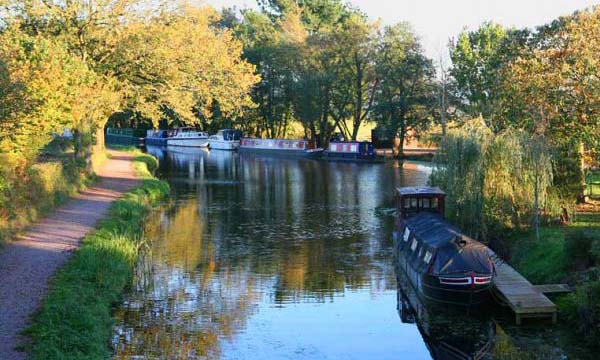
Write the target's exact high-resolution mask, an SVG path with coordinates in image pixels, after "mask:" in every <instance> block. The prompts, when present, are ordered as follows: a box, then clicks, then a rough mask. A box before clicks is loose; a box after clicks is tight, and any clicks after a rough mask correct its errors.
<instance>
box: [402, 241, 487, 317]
mask: <svg viewBox="0 0 600 360" xmlns="http://www.w3.org/2000/svg"><path fill="white" fill-rule="evenodd" d="M397 267H398V269H399V270H401V271H402V272H404V274H405V275H406V277H407V278H408V279H409V281H410V282H411V284H412V286H413V287H414V288H415V289H417V292H418V294H419V296H420V297H421V298H423V299H425V300H427V301H430V302H434V303H439V304H447V305H454V306H460V307H469V308H473V307H480V306H483V305H485V304H488V303H489V302H490V300H491V288H492V283H491V282H490V283H488V284H484V285H474V284H466V285H444V284H442V283H441V281H440V277H438V276H435V275H431V274H428V273H422V272H419V271H417V270H415V269H414V268H413V267H412V266H411V265H410V261H409V260H408V259H407V257H406V250H398V251H397ZM464 275H465V277H468V274H464Z"/></svg>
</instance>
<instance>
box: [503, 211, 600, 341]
mask: <svg viewBox="0 0 600 360" xmlns="http://www.w3.org/2000/svg"><path fill="white" fill-rule="evenodd" d="M511 241H512V242H511V243H512V244H513V254H514V255H513V259H512V264H513V265H514V267H515V269H516V270H517V271H519V272H520V273H521V274H523V275H524V276H525V277H526V278H528V279H529V280H530V281H531V282H532V283H534V284H547V283H563V282H567V283H569V284H570V285H573V286H574V291H573V292H572V293H570V294H568V295H565V296H561V297H559V298H558V299H557V301H556V303H557V305H558V308H559V312H560V315H561V317H562V318H563V319H564V320H565V323H566V325H567V326H568V327H569V329H570V330H569V333H574V334H576V336H577V339H578V340H577V341H578V342H579V343H584V344H585V345H586V346H588V347H589V348H591V349H598V348H600V268H599V267H600V213H597V212H587V213H579V214H578V215H577V216H576V220H575V221H574V222H573V223H571V224H570V225H569V226H568V227H546V228H542V229H540V240H539V241H536V239H535V234H533V232H527V233H519V234H514V235H513V236H512V237H511Z"/></svg>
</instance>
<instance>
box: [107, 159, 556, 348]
mask: <svg viewBox="0 0 600 360" xmlns="http://www.w3.org/2000/svg"><path fill="white" fill-rule="evenodd" d="M148 151H149V152H150V153H152V154H153V155H155V156H157V157H158V158H159V160H160V163H161V166H160V174H159V175H160V176H161V177H162V178H164V179H165V180H167V181H168V182H169V183H170V185H171V188H172V202H171V203H170V204H166V205H165V206H163V207H161V208H160V209H157V210H156V211H154V212H153V213H152V214H151V218H150V220H149V221H148V223H147V226H146V229H145V238H146V240H147V244H148V245H147V248H146V249H144V251H143V255H142V257H141V260H140V261H139V263H138V264H137V267H136V275H135V283H134V284H133V285H132V289H131V291H130V292H129V293H128V294H127V295H126V297H125V299H124V301H123V303H122V304H121V306H120V307H119V308H118V311H117V323H116V326H115V335H114V338H113V346H114V348H115V351H116V358H117V359H145V358H148V359H155V358H159V359H431V358H460V357H448V356H449V354H454V355H460V356H467V358H492V357H494V358H507V359H508V358H527V357H529V358H537V357H538V356H543V357H545V358H564V357H565V356H566V352H565V350H564V346H563V345H562V341H561V340H560V337H558V336H557V335H556V334H555V333H554V332H553V331H550V330H548V329H547V324H542V325H537V326H533V327H529V328H526V329H517V328H515V327H513V326H511V325H510V322H511V321H510V317H508V316H506V315H505V314H502V313H500V314H498V313H494V314H493V315H491V316H477V317H471V318H468V319H465V316H464V314H450V315H444V316H439V314H438V312H437V311H433V310H432V309H427V308H425V307H424V306H423V304H421V303H420V302H419V299H418V298H417V297H416V296H415V294H414V293H413V292H412V291H411V287H410V286H408V284H407V283H406V282H405V281H404V278H403V277H402V276H401V274H399V276H397V274H396V271H395V269H394V261H393V252H392V239H391V231H392V224H393V208H392V206H393V205H392V198H393V191H394V188H395V187H397V186H410V185H424V184H426V182H427V179H428V176H429V174H430V168H429V167H428V166H427V165H424V164H418V163H405V164H404V165H403V166H399V165H397V164H391V163H388V164H350V163H327V162H321V161H313V160H298V159H282V158H268V157H251V156H241V155H238V154H236V153H228V152H219V151H213V152H210V153H208V152H204V151H199V150H185V149H180V150H177V151H165V150H163V149H160V148H149V149H148Z"/></svg>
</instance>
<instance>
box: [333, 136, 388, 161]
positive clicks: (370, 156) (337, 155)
mask: <svg viewBox="0 0 600 360" xmlns="http://www.w3.org/2000/svg"><path fill="white" fill-rule="evenodd" d="M323 156H324V158H325V159H327V160H331V161H350V162H384V159H383V158H381V157H378V156H377V152H376V151H375V148H374V147H373V144H372V143H370V142H368V141H332V142H330V143H329V148H328V149H327V151H325V152H324V153H323Z"/></svg>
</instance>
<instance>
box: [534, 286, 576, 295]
mask: <svg viewBox="0 0 600 360" xmlns="http://www.w3.org/2000/svg"><path fill="white" fill-rule="evenodd" d="M533 287H534V288H535V289H536V290H537V291H539V292H541V293H542V294H546V295H547V294H567V293H570V292H572V291H573V290H572V289H571V288H570V287H569V285H567V284H548V285H533Z"/></svg>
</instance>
